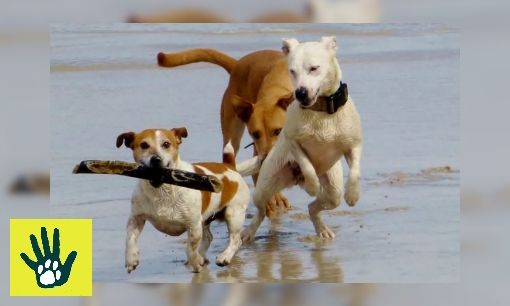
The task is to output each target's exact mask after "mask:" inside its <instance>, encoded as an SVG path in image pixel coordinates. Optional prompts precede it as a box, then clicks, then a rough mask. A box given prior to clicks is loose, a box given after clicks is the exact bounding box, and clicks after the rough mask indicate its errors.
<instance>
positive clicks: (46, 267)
mask: <svg viewBox="0 0 510 306" xmlns="http://www.w3.org/2000/svg"><path fill="white" fill-rule="evenodd" d="M41 241H42V247H43V250H44V255H43V254H42V252H41V249H40V248H39V245H38V243H37V238H36V237H35V236H34V235H33V234H32V235H30V242H31V243H32V250H33V251H34V254H35V256H36V258H37V261H32V260H31V259H30V258H28V256H27V254H25V253H21V254H20V256H21V259H23V261H24V262H25V263H26V264H27V266H29V267H30V268H31V269H32V270H33V271H34V272H35V279H36V281H37V285H38V286H39V287H40V288H53V287H55V286H62V285H64V284H65V283H66V282H67V280H68V279H69V277H70V276H71V267H72V265H73V263H74V260H75V259H76V256H77V255H78V253H77V252H76V251H72V252H71V253H69V255H68V256H67V259H66V261H65V263H64V264H62V263H61V261H60V232H59V230H58V228H55V229H54V230H53V252H51V251H50V244H49V241H48V234H47V232H46V228H45V227H41Z"/></svg>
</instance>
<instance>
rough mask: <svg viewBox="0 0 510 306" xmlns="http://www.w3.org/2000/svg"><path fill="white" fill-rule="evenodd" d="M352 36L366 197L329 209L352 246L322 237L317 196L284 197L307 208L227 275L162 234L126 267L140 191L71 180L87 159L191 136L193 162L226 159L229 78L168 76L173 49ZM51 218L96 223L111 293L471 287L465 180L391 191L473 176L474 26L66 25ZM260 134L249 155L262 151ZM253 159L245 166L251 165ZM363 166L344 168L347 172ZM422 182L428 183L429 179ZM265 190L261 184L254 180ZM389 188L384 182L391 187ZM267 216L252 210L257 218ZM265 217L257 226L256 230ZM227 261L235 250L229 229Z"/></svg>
mask: <svg viewBox="0 0 510 306" xmlns="http://www.w3.org/2000/svg"><path fill="white" fill-rule="evenodd" d="M326 35H337V38H338V44H339V50H338V59H339V62H340V65H341V67H342V71H343V76H344V81H345V82H347V83H348V84H349V93H350V95H351V96H352V98H353V99H354V102H355V104H356V107H357V109H358V112H359V113H360V116H361V118H362V124H363V130H364V152H363V158H362V162H361V167H362V168H361V169H362V176H363V180H362V196H361V199H360V202H359V203H358V204H357V205H356V206H355V207H354V208H349V207H348V206H347V205H346V204H345V203H342V204H341V205H340V207H338V208H337V209H336V210H335V211H332V212H330V213H324V214H323V215H324V219H325V222H326V224H328V225H330V226H331V227H333V228H334V231H335V232H336V234H337V237H336V238H335V239H334V240H332V241H330V242H320V241H316V239H314V234H315V233H314V230H313V227H312V224H311V222H310V220H309V219H307V218H306V213H307V204H308V203H309V202H310V201H311V198H310V197H309V196H308V195H307V194H306V193H305V192H304V191H303V190H300V189H299V188H294V189H291V190H286V191H284V194H285V195H286V196H287V197H288V198H289V200H290V201H291V204H292V205H293V207H294V208H293V210H291V211H289V212H287V213H286V214H284V215H283V216H282V217H281V218H279V219H274V220H272V221H269V220H267V219H266V220H265V221H264V223H263V224H262V226H261V227H260V229H259V230H258V232H257V237H258V239H257V241H256V243H255V244H254V245H253V246H243V247H242V249H241V250H240V251H239V252H238V253H237V255H236V256H235V257H234V260H233V262H232V263H231V265H230V266H229V267H227V268H221V267H217V266H216V265H215V264H214V263H212V264H210V265H209V266H208V267H207V268H205V269H204V270H203V272H202V273H200V274H194V273H192V272H191V271H190V270H188V269H186V268H185V267H184V265H183V263H184V261H185V253H184V245H183V240H184V239H185V238H186V236H185V235H183V236H182V237H178V238H175V237H165V235H163V234H161V233H159V232H157V231H156V230H155V229H154V228H153V227H152V226H151V225H150V224H147V225H146V226H145V228H144V231H143V233H142V235H141V236H140V238H139V248H140V252H141V257H140V260H141V262H140V265H139V266H138V268H137V269H136V270H135V271H134V272H133V273H131V274H130V275H128V274H127V273H126V271H125V268H124V240H125V227H126V221H127V218H128V216H129V211H130V196H131V193H132V191H133V188H134V186H135V184H136V181H135V180H133V179H130V178H125V177H104V176H94V175H83V176H76V175H72V174H71V170H72V168H73V167H74V165H75V164H76V163H78V162H80V161H81V160H85V159H118V160H128V161H129V160H131V159H132V156H131V152H130V150H128V149H126V148H121V149H117V148H116V147H115V139H116V137H117V135H119V134H120V133H123V132H126V131H139V130H142V129H145V128H159V127H162V128H172V127H177V126H186V127H187V129H188V132H189V137H188V138H187V139H185V142H184V143H183V144H182V145H181V151H180V154H181V158H182V159H184V160H186V161H189V162H196V161H219V160H220V158H221V150H222V148H221V144H222V140H221V139H222V138H221V130H220V122H219V109H220V102H221V97H222V95H223V91H224V90H225V88H226V86H227V83H228V75H227V73H226V72H225V71H224V70H223V69H222V68H220V67H218V66H214V65H211V64H193V65H189V66H185V67H180V68H174V69H164V68H159V67H157V63H156V55H157V53H158V52H161V51H163V52H175V51H179V50H184V49H187V48H194V47H211V48H216V49H218V50H220V51H223V52H226V53H228V54H229V55H231V56H233V57H236V58H239V57H241V56H243V55H245V54H247V53H250V52H253V51H255V50H260V49H279V48H280V44H281V38H282V37H295V38H297V39H298V40H299V41H303V42H304V41H310V40H318V39H320V37H321V36H326ZM50 45H51V59H50V76H51V84H50V96H51V120H52V124H51V129H52V130H51V133H52V139H51V152H52V156H51V187H52V192H51V214H52V216H55V217H65V218H71V217H76V218H92V219H93V227H94V233H93V237H94V240H93V254H94V255H93V269H94V270H93V275H94V281H95V282H226V281H242V282H280V281H285V282H458V281H460V272H459V269H460V243H459V240H460V217H459V212H460V209H459V200H460V171H459V172H452V173H440V174H433V175H432V177H430V176H425V177H422V179H412V180H407V181H404V182H402V183H399V184H391V183H388V184H386V183H385V182H387V181H385V180H388V178H386V177H385V175H384V173H393V172H397V171H401V172H403V173H405V174H407V175H406V177H409V176H411V177H413V176H412V174H419V173H421V170H423V169H426V168H429V167H438V166H445V165H449V166H451V167H452V168H453V169H456V170H460V104H459V102H460V87H459V83H460V76H459V72H460V29H459V28H455V27H450V26H445V25H402V24H400V25H388V24H373V25H342V24H338V25H267V24H265V25H253V24H221V25H218V24H210V25H203V24H201V25H196V24H179V25H155V24H147V25H136V24H97V25H64V24H59V25H52V27H51V42H50ZM250 142H251V140H250V138H249V136H248V135H245V136H244V138H243V144H248V143H250ZM251 153H252V152H251V149H248V150H242V151H240V153H239V154H238V158H237V160H238V161H241V160H245V159H247V158H249V157H251ZM347 173H348V168H347V166H346V164H345V162H344V175H345V176H346V175H347ZM418 177H420V176H418ZM247 181H248V182H249V183H251V178H247ZM377 182H379V183H377ZM254 211H255V208H254V206H253V204H250V207H249V209H248V214H253V213H254ZM249 221H250V220H246V223H245V224H246V225H247V224H248V222H249ZM212 232H213V234H214V240H213V242H212V245H211V248H210V249H209V252H208V257H209V258H210V259H211V260H212V259H214V258H215V257H216V256H217V255H218V254H220V253H221V251H222V250H223V249H224V247H225V246H226V244H227V230H226V226H225V225H224V224H214V225H213V228H212Z"/></svg>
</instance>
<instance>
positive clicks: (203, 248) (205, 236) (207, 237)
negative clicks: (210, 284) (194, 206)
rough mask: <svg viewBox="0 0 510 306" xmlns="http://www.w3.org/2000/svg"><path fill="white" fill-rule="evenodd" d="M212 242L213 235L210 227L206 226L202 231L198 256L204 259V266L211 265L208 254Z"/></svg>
mask: <svg viewBox="0 0 510 306" xmlns="http://www.w3.org/2000/svg"><path fill="white" fill-rule="evenodd" d="M212 240H213V234H212V233H211V228H210V225H207V226H204V228H203V230H202V242H201V243H200V248H199V249H198V254H200V255H201V256H202V257H203V258H204V264H208V263H209V259H207V256H206V254H207V250H208V249H209V246H210V245H211V241H212Z"/></svg>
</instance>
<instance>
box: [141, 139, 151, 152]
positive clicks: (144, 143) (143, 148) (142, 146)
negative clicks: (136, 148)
mask: <svg viewBox="0 0 510 306" xmlns="http://www.w3.org/2000/svg"><path fill="white" fill-rule="evenodd" d="M140 148H142V150H147V149H148V148H149V145H148V144H147V143H146V142H145V141H144V142H142V143H141V144H140Z"/></svg>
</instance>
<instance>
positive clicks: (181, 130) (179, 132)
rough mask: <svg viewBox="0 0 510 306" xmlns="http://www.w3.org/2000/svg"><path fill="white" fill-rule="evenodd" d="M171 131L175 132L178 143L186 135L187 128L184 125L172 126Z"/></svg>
mask: <svg viewBox="0 0 510 306" xmlns="http://www.w3.org/2000/svg"><path fill="white" fill-rule="evenodd" d="M172 131H173V132H174V134H175V139H177V143H178V144H181V143H182V139H183V138H187V137H188V130H187V129H186V128H185V127H180V128H174V129H172Z"/></svg>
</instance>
